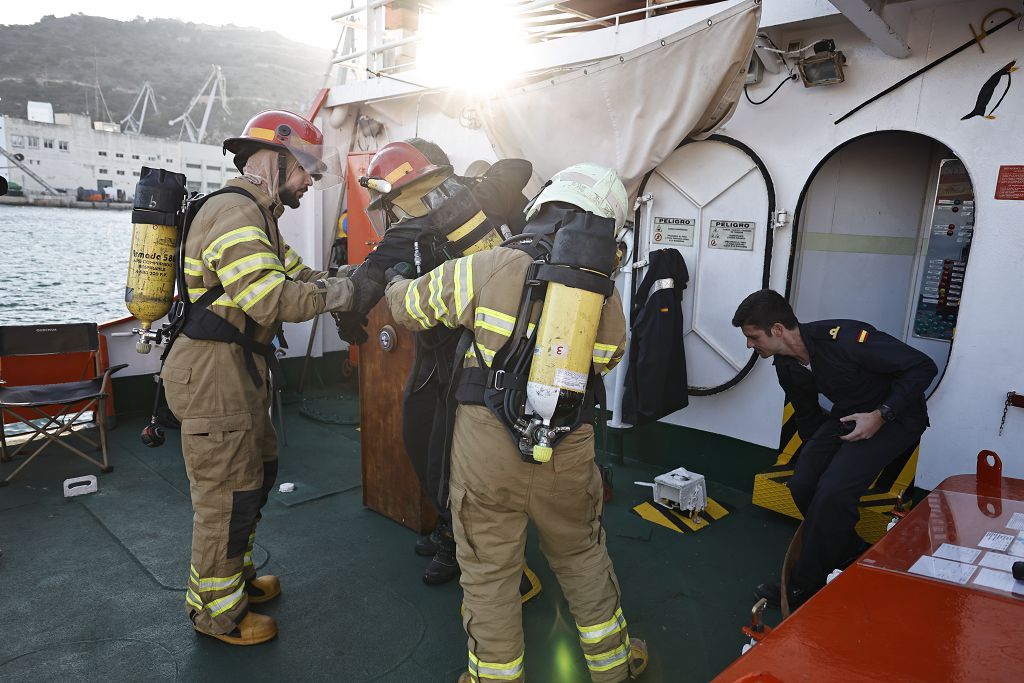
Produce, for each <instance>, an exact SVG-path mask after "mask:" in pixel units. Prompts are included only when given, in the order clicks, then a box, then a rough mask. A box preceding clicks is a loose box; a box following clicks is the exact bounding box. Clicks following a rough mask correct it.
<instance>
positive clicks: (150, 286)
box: [124, 166, 187, 353]
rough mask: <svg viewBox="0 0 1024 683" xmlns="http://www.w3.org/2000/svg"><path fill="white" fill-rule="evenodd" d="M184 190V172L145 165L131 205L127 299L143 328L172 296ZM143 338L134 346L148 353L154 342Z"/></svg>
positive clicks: (165, 307) (161, 312) (167, 305)
mask: <svg viewBox="0 0 1024 683" xmlns="http://www.w3.org/2000/svg"><path fill="white" fill-rule="evenodd" d="M186 194H187V190H186V189H185V176H184V175H183V174H181V173H171V172H170V171H165V170H163V169H152V168H147V167H145V166H143V167H142V172H141V173H140V176H139V183H138V185H137V186H136V188H135V204H134V206H133V209H132V223H133V227H132V247H131V257H130V259H129V261H128V281H127V283H126V284H125V290H124V302H125V305H126V307H127V308H128V312H129V313H131V314H132V315H133V316H135V317H136V318H137V319H138V320H139V322H140V323H141V328H142V331H143V332H146V331H148V330H149V329H150V328H151V327H152V326H153V322H154V321H156V320H159V319H160V318H162V317H164V316H165V315H167V312H168V311H170V309H171V304H172V302H173V300H174V277H175V254H176V252H177V246H178V215H179V213H180V211H181V207H182V202H183V201H184V199H185V196H186ZM143 339H144V340H143V341H140V342H139V344H138V345H137V347H136V350H138V351H139V353H149V351H150V349H151V348H152V346H151V345H150V343H149V342H148V341H145V337H144V338H143Z"/></svg>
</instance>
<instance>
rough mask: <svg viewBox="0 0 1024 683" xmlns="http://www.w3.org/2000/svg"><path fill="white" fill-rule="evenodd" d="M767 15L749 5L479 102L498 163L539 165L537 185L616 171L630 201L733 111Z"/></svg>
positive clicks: (750, 0)
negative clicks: (589, 170)
mask: <svg viewBox="0 0 1024 683" xmlns="http://www.w3.org/2000/svg"><path fill="white" fill-rule="evenodd" d="M760 16H761V3H760V0H747V1H746V2H741V3H739V4H736V5H733V6H732V7H730V8H728V9H726V10H724V11H722V12H721V13H719V14H717V15H714V16H713V17H711V18H709V19H707V20H702V21H701V22H700V23H699V24H696V25H694V26H690V27H688V28H686V29H683V30H681V31H677V32H676V33H673V34H671V35H668V36H666V37H665V38H663V39H662V40H660V41H657V42H654V43H652V44H649V45H646V46H644V47H642V48H639V49H636V50H633V51H632V52H629V53H626V54H623V55H615V56H612V57H609V58H606V59H603V60H601V61H599V62H596V63H589V64H586V65H580V66H578V67H576V68H574V69H572V70H571V71H569V72H568V73H562V74H560V75H558V76H555V77H553V78H552V77H548V78H545V79H544V80H543V81H541V82H539V83H534V84H532V85H528V86H516V87H510V88H508V89H506V90H505V91H504V92H502V93H500V94H498V95H497V96H494V97H492V98H489V99H487V100H485V101H483V102H481V103H480V105H479V106H480V114H481V118H482V119H483V124H484V129H485V131H486V132H487V136H488V138H489V139H490V141H491V144H492V145H493V146H494V148H495V152H496V153H497V156H498V157H499V158H503V157H513V158H521V159H529V160H530V161H531V162H533V169H534V179H535V181H539V182H544V181H546V180H547V179H548V178H550V177H551V176H552V175H554V174H555V173H556V172H557V171H559V170H561V169H563V168H565V167H566V166H569V165H570V164H574V163H577V162H584V161H590V162H595V163H598V164H602V165H605V166H609V167H611V168H613V169H615V170H616V171H617V172H618V173H619V176H620V177H621V178H622V180H623V182H624V183H625V185H626V189H627V190H628V191H629V193H630V195H631V196H632V195H633V193H634V192H635V191H636V188H637V186H638V185H639V183H640V181H641V179H642V178H643V176H644V175H645V174H646V173H647V172H648V171H650V170H651V169H653V168H654V167H656V166H657V165H658V164H659V163H661V162H662V161H663V160H664V159H665V158H666V157H668V155H669V154H670V153H671V152H672V151H673V150H674V149H675V148H676V147H677V146H678V145H679V143H680V142H682V141H683V140H684V139H685V138H688V137H695V138H701V137H704V136H707V135H709V134H710V133H711V132H712V131H713V130H714V129H715V128H717V127H718V126H720V125H722V123H724V122H725V121H726V120H727V119H728V118H729V116H730V115H731V114H732V111H733V109H734V108H735V106H736V101H737V99H738V98H739V94H740V92H741V89H742V88H743V82H744V79H745V77H746V71H747V65H748V64H749V62H750V56H751V51H752V49H753V42H754V35H755V34H756V32H757V26H758V21H759V20H760ZM604 30H611V29H604ZM537 188H539V185H538V186H537ZM537 188H535V189H537Z"/></svg>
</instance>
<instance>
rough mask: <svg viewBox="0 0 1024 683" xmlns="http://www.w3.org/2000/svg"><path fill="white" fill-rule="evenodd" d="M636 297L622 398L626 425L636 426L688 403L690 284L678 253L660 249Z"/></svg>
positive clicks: (652, 256) (655, 252) (675, 250)
mask: <svg viewBox="0 0 1024 683" xmlns="http://www.w3.org/2000/svg"><path fill="white" fill-rule="evenodd" d="M649 259H650V263H651V266H650V270H648V271H647V276H646V277H644V279H643V282H641V283H640V286H639V287H638V288H637V291H636V294H635V295H634V296H633V310H632V312H631V315H630V322H631V324H632V341H631V342H630V347H629V366H628V367H627V368H626V381H625V386H624V389H623V394H622V419H623V421H625V422H628V423H629V424H632V425H642V424H647V423H648V422H653V421H655V420H659V419H661V418H663V417H665V416H666V415H670V414H671V413H674V412H675V411H677V410H681V409H682V408H685V407H686V406H687V405H688V404H689V402H690V399H689V395H688V386H687V381H686V349H685V348H684V347H683V309H682V306H681V303H682V298H683V290H684V289H686V285H687V283H688V282H689V281H690V273H689V271H688V270H687V269H686V262H685V261H684V260H683V257H682V255H681V254H680V253H679V251H678V250H677V249H658V250H657V251H652V252H651V254H650V256H649Z"/></svg>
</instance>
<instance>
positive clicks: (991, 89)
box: [960, 59, 1018, 121]
mask: <svg viewBox="0 0 1024 683" xmlns="http://www.w3.org/2000/svg"><path fill="white" fill-rule="evenodd" d="M1016 63H1017V60H1016V59H1015V60H1013V61H1012V62H1010V63H1009V64H1007V65H1006V66H1004V67H1003V68H1002V69H1000V70H999V71H997V72H995V73H994V74H992V75H991V76H989V79H988V80H987V81H985V85H983V86H981V90H979V91H978V101H977V102H975V103H974V109H973V110H971V112H970V113H969V114H968V115H967V116H964V117H963V118H962V119H960V120H961V121H966V120H967V119H973V118H974V117H975V116H984V117H985V118H986V119H994V118H995V116H993V114H994V113H995V111H996V109H998V108H999V105H1000V104H1002V103H1003V98H1004V97H1006V93H1008V92H1010V81H1011V80H1012V78H1013V77H1012V76H1011V75H1010V74H1012V73H1013V72H1014V71H1016V70H1017V69H1018V67H1016V66H1014V65H1015V64H1016ZM1003 76H1006V90H1004V91H1003V94H1002V95H1001V96H1000V97H999V101H998V102H996V106H994V107H992V109H990V110H989V112H988V113H987V114H986V113H985V109H986V108H987V107H988V103H989V102H991V101H992V95H993V94H995V92H996V86H998V85H999V81H1001V80H1002V78H1003Z"/></svg>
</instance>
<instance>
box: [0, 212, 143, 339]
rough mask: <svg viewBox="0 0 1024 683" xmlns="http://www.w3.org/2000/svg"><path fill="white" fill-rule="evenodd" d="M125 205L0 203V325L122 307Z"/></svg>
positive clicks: (94, 315)
mask: <svg viewBox="0 0 1024 683" xmlns="http://www.w3.org/2000/svg"><path fill="white" fill-rule="evenodd" d="M131 236H132V223H131V211H117V210H99V209H69V208H50V207H35V206H3V205H0V244H2V245H3V248H2V249H0V325H31V324H38V323H67V322H97V323H102V322H105V321H108V320H115V319H117V318H122V317H125V316H127V315H128V312H127V310H126V309H125V307H124V286H125V279H126V277H127V273H128V255H129V254H128V249H129V246H130V244H131Z"/></svg>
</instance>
